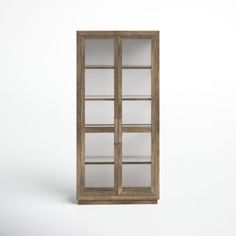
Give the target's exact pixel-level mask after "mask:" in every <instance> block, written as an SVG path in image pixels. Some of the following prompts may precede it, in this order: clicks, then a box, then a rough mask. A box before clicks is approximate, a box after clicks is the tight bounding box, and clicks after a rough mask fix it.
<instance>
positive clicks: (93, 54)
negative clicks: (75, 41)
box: [85, 39, 114, 65]
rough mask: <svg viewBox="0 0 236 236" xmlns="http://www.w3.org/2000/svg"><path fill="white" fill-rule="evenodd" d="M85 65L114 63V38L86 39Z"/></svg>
mask: <svg viewBox="0 0 236 236" xmlns="http://www.w3.org/2000/svg"><path fill="white" fill-rule="evenodd" d="M85 65H114V40H113V39H86V40H85Z"/></svg>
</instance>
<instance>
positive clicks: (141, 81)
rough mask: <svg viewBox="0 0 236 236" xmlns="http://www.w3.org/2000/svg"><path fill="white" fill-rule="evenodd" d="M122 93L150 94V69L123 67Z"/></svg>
mask: <svg viewBox="0 0 236 236" xmlns="http://www.w3.org/2000/svg"><path fill="white" fill-rule="evenodd" d="M122 94H123V95H150V96H151V70H148V69H145V70H143V69H138V70H137V69H123V70H122Z"/></svg>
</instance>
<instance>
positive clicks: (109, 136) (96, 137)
mask: <svg viewBox="0 0 236 236" xmlns="http://www.w3.org/2000/svg"><path fill="white" fill-rule="evenodd" d="M87 156H99V157H105V156H107V157H111V156H114V133H86V134H85V160H86V158H87ZM113 160H114V158H113Z"/></svg>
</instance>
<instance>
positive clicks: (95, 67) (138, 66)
mask: <svg viewBox="0 0 236 236" xmlns="http://www.w3.org/2000/svg"><path fill="white" fill-rule="evenodd" d="M114 68H115V66H114V65H85V69H114ZM121 68H122V69H152V66H150V65H123V66H121Z"/></svg>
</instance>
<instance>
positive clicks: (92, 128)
mask: <svg viewBox="0 0 236 236" xmlns="http://www.w3.org/2000/svg"><path fill="white" fill-rule="evenodd" d="M114 131H115V128H114V125H113V124H86V125H85V132H86V133H114ZM122 132H126V133H128V132H138V133H140V132H151V124H123V125H122Z"/></svg>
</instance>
